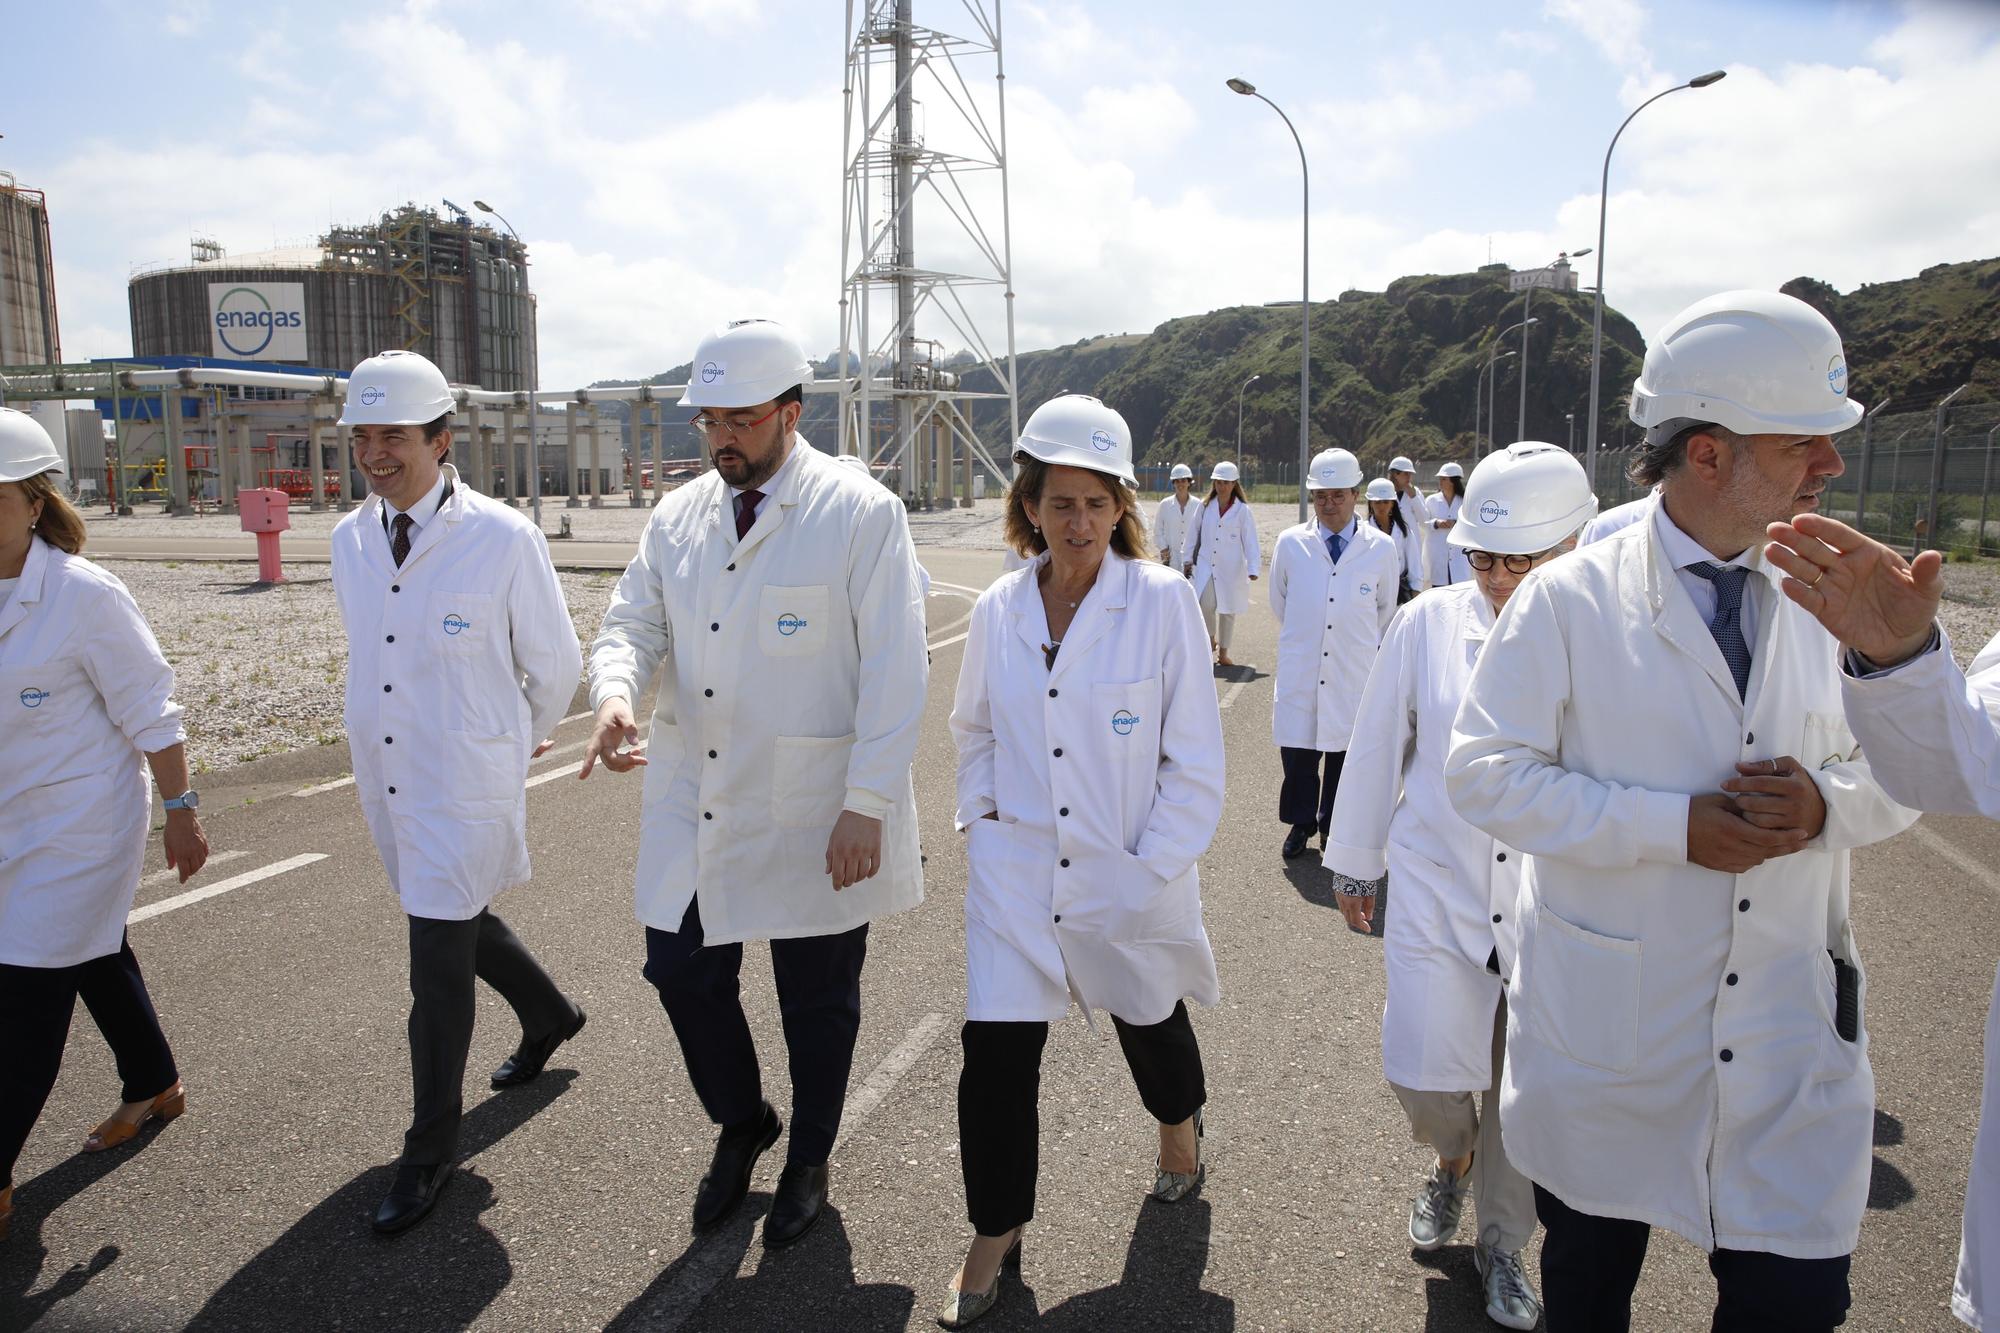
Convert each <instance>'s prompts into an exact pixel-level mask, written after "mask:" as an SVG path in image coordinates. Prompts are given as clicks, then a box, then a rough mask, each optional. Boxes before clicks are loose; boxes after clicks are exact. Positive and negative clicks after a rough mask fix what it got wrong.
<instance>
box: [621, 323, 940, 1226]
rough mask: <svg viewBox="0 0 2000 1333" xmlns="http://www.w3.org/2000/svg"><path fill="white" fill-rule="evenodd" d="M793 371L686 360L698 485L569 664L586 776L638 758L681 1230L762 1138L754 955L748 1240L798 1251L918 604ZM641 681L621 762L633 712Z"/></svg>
mask: <svg viewBox="0 0 2000 1333" xmlns="http://www.w3.org/2000/svg"><path fill="white" fill-rule="evenodd" d="M811 378H812V367H811V365H810V364H809V363H808V361H807V360H806V355H805V352H804V350H803V349H802V348H801V347H800V345H799V342H798V340H797V339H796V338H795V337H793V336H792V334H791V333H790V332H788V331H787V330H786V329H785V328H784V327H783V326H782V325H779V324H776V323H774V322H772V321H769V320H741V321H738V322H736V323H733V324H728V325H725V326H724V327H722V328H720V329H717V330H716V331H715V332H714V333H712V334H710V335H709V336H708V337H706V338H704V339H703V340H702V341H701V344H700V346H699V347H697V348H696V349H695V355H694V368H693V371H692V373H691V374H690V375H689V377H688V386H687V392H686V393H685V394H684V395H683V396H682V398H681V402H682V404H683V405H685V406H688V407H692V408H694V409H696V412H695V417H694V425H695V428H696V429H698V430H700V431H702V432H703V433H704V434H705V435H707V437H708V440H709V444H710V446H711V450H712V452H713V456H714V459H715V470H714V472H712V473H709V474H708V475H705V476H703V477H702V478H700V479H699V480H698V481H695V482H692V483H690V484H688V485H686V486H683V487H681V488H680V489H679V490H677V491H675V492H674V493H673V494H671V495H669V496H668V497H667V498H666V499H664V500H662V501H661V502H660V504H659V507H658V508H656V509H655V510H654V511H653V516H652V518H651V519H650V520H649V521H648V522H647V524H646V531H645V535H644V536H643V537H641V538H640V542H639V553H638V555H637V557H636V558H635V559H634V560H633V561H632V563H631V565H630V566H629V567H628V568H627V569H626V571H625V576H624V578H622V579H620V580H619V583H618V588H617V590H616V591H615V592H614V593H613V594H612V599H611V607H610V609H609V610H608V611H606V612H605V616H604V626H603V628H602V630H601V631H600V632H599V633H598V636H597V641H596V643H595V644H594V645H593V646H592V649H591V654H590V697H591V704H592V706H593V707H595V709H596V710H597V723H596V730H595V731H594V732H593V734H592V736H591V740H590V746H589V749H588V750H587V751H586V753H585V755H584V761H583V769H582V774H581V775H582V776H586V777H587V776H588V775H589V774H590V771H591V768H592V767H593V766H594V765H595V764H596V763H597V762H598V761H600V760H602V761H603V763H604V764H605V766H606V767H607V768H610V769H611V770H612V771H613V772H617V773H622V772H626V771H628V770H630V769H631V768H633V767H635V766H636V765H639V764H645V765H646V766H647V767H646V780H645V793H644V797H643V804H642V812H643V813H642V815H641V822H640V831H639V866H638V883H637V908H638V917H639V920H640V922H641V923H642V924H643V925H644V926H645V928H646V969H645V971H646V979H647V980H648V981H650V982H652V983H653V985H654V987H655V988H656V989H657V990H658V991H659V994H660V1003H661V1005H662V1006H663V1007H664V1008H665V1009H666V1012H667V1018H668V1020H669V1021H670V1022H671V1023H672V1025H673V1029H674V1035H675V1036H676V1037H677V1038H678V1039H679V1041H680V1047H681V1052H682V1054H683V1056H684V1057H685V1058H686V1061H687V1072H688V1078H689V1081H690V1082H692V1083H693V1085H694V1090H695V1093H696V1095H697V1096H698V1097H700V1099H701V1104H702V1109H703V1110H704V1111H706V1112H707V1114H708V1117H709V1119H710V1120H711V1121H713V1122H714V1123H715V1124H716V1125H717V1126H718V1127H719V1135H718V1137H717V1140H716V1145H715V1152H714V1156H713V1158H712V1160H711V1162H710V1165H709V1169H708V1174H707V1175H706V1177H705V1178H704V1179H703V1180H702V1182H701V1186H700V1189H699V1191H698V1192H697V1194H696V1197H695V1203H694V1224H695V1226H696V1228H697V1229H706V1228H709V1227H713V1226H715V1225H716V1224H718V1223H720V1222H721V1221H722V1220H723V1219H724V1218H726V1217H728V1216H729V1214H730V1213H732V1212H733V1211H734V1210H735V1209H736V1207H737V1206H738V1205H739V1204H741V1203H742V1202H743V1198H744V1196H745V1194H746V1193H747V1192H748V1190H749V1187H750V1177H751V1173H752V1171H753V1170H754V1168H755V1167H756V1163H757V1158H758V1157H759V1156H760V1155H761V1154H762V1153H763V1152H764V1151H765V1150H766V1149H768V1148H769V1147H770V1146H771V1145H772V1144H773V1143H774V1142H776V1141H777V1138H778V1135H779V1133H780V1131H781V1129H782V1125H781V1123H780V1122H779V1119H778V1115H777V1112H776V1111H774V1110H773V1109H772V1108H771V1105H770V1103H769V1102H767V1101H765V1100H764V1091H763V1084H762V1080H761V1078H760V1076H759V1073H758V1066H757V1051H756V1048H755V1046H754V1045H753V1044H752V1042H751V1038H750V1027H749V1024H748V1022H747V1021H746V1020H745V1018H744V1014H743V1005H742V1001H741V999H740V998H739V996H738V990H737V977H738V973H739V970H740V968H741V966H742V961H743V942H744V941H745V940H752V939H767V940H769V941H770V942H771V962H772V968H773V971H774V972H775V973H776V981H777V989H778V1008H779V1012H780V1013H781V1014H782V1015H783V1019H784V1031H785V1046H786V1050H787V1053H788V1056H789V1062H790V1066H791V1082H792V1134H791V1140H790V1142H789V1144H788V1145H787V1151H786V1161H785V1168H784V1171H783V1172H782V1173H781V1174H780V1175H779V1177H778V1185H777V1189H776V1191H775V1194H774V1197H773V1199H772V1202H771V1211H770V1214H769V1215H768V1216H767V1217H766V1218H765V1221H764V1243H765V1245H767V1246H771V1247H774V1248H775V1247H778V1246H784V1245H789V1244H791V1243H792V1242H794V1241H796V1240H798V1239H799V1238H800V1237H801V1236H803V1235H805V1234H806V1232H807V1230H808V1229H809V1228H811V1226H812V1225H813V1223H814V1222H815V1221H817V1220H818V1218H819V1216H820V1213H821V1210H822V1209H823V1207H824V1206H825V1203H826V1192H827V1167H826V1163H827V1158H828V1157H829V1156H830V1155H831V1153H832V1151H833V1143H834V1138H835V1136H836V1135H837V1134H838V1132H839V1129H840V1113H841V1106H842V1103H843V1102H844V1100H845V1099H846V1096H847V1077H848V1071H849V1067H850V1066H851V1065H852V1063H853V1058H854V1041H855V1036H856V1034H857V1033H858V1032H859V1031H860V1027H861V966H862V960H863V959H864V958H865V957H866V954H867V946H868V925H869V923H870V922H871V921H876V920H879V919H881V918H883V917H885V916H889V915H891V914H893V913H896V912H901V911H905V910H907V909H908V908H911V907H914V906H916V904H917V903H918V902H920V901H921V900H922V898H923V870H922V866H921V862H920V857H919V853H918V848H917V813H916V798H915V793H914V789H913V787H912V784H911V775H910V761H911V759H912V757H913V756H914V754H915V752H916V747H917V729H918V724H919V723H920V722H921V720H922V718H923V708H924V682H925V662H924V630H923V607H922V603H921V600H920V596H919V593H918V578H917V562H916V558H915V554H914V552H913V551H912V548H911V545H910V534H909V528H908V526H907V520H906V519H905V517H904V513H903V506H902V504H901V503H900V502H899V501H898V500H897V499H896V497H895V496H893V495H891V494H890V493H889V492H888V491H887V490H885V489H884V488H883V487H881V486H879V485H876V484H875V483H874V482H873V481H872V480H870V479H869V478H867V477H864V476H862V475H860V474H859V473H857V472H856V471H854V470H852V469H850V468H844V467H839V466H836V465H835V464H834V462H833V460H832V459H831V458H829V457H827V456H826V455H825V454H822V453H820V452H819V451H818V450H816V449H814V448H812V447H811V446H810V445H809V444H807V443H806V441H805V439H804V437H802V436H801V435H799V434H798V429H797V428H798V423H799V416H800V413H801V412H802V411H803V410H804V397H803V388H804V385H805V384H806V383H807V382H808V381H809V380H811ZM662 671H664V673H665V674H664V676H663V677H662V678H661V680H660V687H659V697H658V702H657V703H656V705H655V707H654V709H653V721H652V731H651V734H650V736H649V739H648V745H647V747H646V752H645V754H644V756H641V755H639V754H636V753H633V752H631V751H628V750H626V749H624V748H623V747H624V746H625V745H628V744H634V743H636V742H637V739H638V726H637V723H636V721H635V712H634V708H635V705H636V704H637V703H638V701H639V698H640V696H641V695H642V694H643V693H644V691H645V690H646V688H647V686H648V685H649V684H650V683H651V682H652V681H653V680H654V678H655V677H656V676H657V675H659V674H660V673H661V672H662Z"/></svg>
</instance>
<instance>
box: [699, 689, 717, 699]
mask: <svg viewBox="0 0 2000 1333" xmlns="http://www.w3.org/2000/svg"><path fill="white" fill-rule="evenodd" d="M701 697H702V698H704V699H713V698H714V697H715V691H714V690H703V691H702V692H701Z"/></svg>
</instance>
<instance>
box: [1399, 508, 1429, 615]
mask: <svg viewBox="0 0 2000 1333" xmlns="http://www.w3.org/2000/svg"><path fill="white" fill-rule="evenodd" d="M1396 508H1397V509H1399V510H1401V511H1402V514H1403V526H1404V527H1405V528H1407V529H1409V531H1408V532H1407V533H1406V534H1405V535H1404V536H1403V537H1402V538H1401V539H1400V540H1401V541H1402V543H1403V570H1404V573H1405V574H1406V575H1408V577H1409V581H1410V589H1411V591H1413V592H1422V591H1423V590H1424V589H1426V588H1428V587H1430V586H1431V584H1430V560H1429V557H1428V555H1427V554H1426V549H1425V548H1426V547H1428V546H1429V545H1430V543H1429V542H1428V541H1427V540H1426V539H1425V535H1424V534H1426V533H1427V532H1429V531H1430V517H1431V509H1430V505H1429V503H1428V502H1427V501H1426V500H1425V497H1424V493H1423V491H1422V489H1421V488H1419V487H1418V486H1416V485H1414V484H1412V485H1411V487H1410V493H1409V494H1408V495H1399V496H1397V497H1396Z"/></svg>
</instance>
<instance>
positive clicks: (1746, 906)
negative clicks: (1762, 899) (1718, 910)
mask: <svg viewBox="0 0 2000 1333" xmlns="http://www.w3.org/2000/svg"><path fill="white" fill-rule="evenodd" d="M1736 910H1737V911H1739V912H1747V911H1749V910H1750V900H1749V899H1748V898H1745V899H1744V900H1743V901H1742V902H1740V903H1738V904H1736Z"/></svg>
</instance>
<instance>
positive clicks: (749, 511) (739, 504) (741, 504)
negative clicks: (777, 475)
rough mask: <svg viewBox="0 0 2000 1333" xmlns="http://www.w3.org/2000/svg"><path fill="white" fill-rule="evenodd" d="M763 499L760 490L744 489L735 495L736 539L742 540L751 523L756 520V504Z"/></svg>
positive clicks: (762, 493) (747, 532)
mask: <svg viewBox="0 0 2000 1333" xmlns="http://www.w3.org/2000/svg"><path fill="white" fill-rule="evenodd" d="M763 499H764V492H762V491H745V492H743V494H741V495H739V496H737V497H736V540H737V541H739V542H740V541H742V540H743V539H744V537H746V536H748V535H749V532H750V529H751V527H752V525H754V524H755V523H756V522H757V506H758V504H760V503H761V502H762V501H763Z"/></svg>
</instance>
